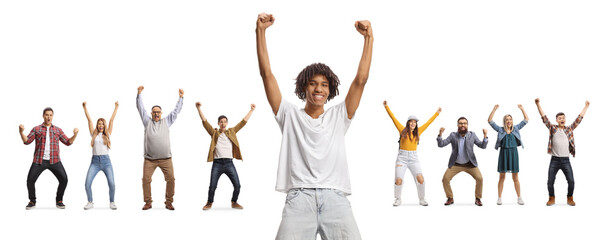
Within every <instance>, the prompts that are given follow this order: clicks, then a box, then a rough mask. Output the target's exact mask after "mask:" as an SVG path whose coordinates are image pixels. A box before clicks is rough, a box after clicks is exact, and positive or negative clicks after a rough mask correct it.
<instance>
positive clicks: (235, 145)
mask: <svg viewBox="0 0 608 240" xmlns="http://www.w3.org/2000/svg"><path fill="white" fill-rule="evenodd" d="M245 124H247V121H245V120H241V121H240V122H239V123H238V124H237V125H236V126H234V127H232V128H228V129H226V132H225V133H226V137H228V139H230V141H231V142H232V157H233V158H236V159H239V160H243V156H241V148H240V147H239V140H238V139H236V133H237V132H238V131H239V130H241V128H243V127H244V126H245ZM203 127H205V130H207V132H208V133H209V135H211V145H210V146H209V155H208V156H207V162H213V152H214V151H215V145H216V144H217V139H218V138H219V136H220V130H219V129H217V128H213V127H212V126H211V124H209V122H208V121H203Z"/></svg>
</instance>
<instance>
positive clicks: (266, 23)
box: [256, 13, 274, 30]
mask: <svg viewBox="0 0 608 240" xmlns="http://www.w3.org/2000/svg"><path fill="white" fill-rule="evenodd" d="M273 23H274V17H273V16H272V14H266V13H260V14H258V21H257V25H256V27H257V28H258V29H262V30H265V29H266V28H268V27H270V26H272V24H273Z"/></svg>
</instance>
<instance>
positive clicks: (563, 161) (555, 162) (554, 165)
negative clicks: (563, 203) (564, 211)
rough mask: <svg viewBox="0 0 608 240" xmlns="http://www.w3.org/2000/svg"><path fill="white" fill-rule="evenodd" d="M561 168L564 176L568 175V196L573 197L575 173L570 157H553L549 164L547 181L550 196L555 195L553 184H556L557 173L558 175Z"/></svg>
mask: <svg viewBox="0 0 608 240" xmlns="http://www.w3.org/2000/svg"><path fill="white" fill-rule="evenodd" d="M559 170H562V172H563V173H564V176H566V181H568V197H572V194H573V193H574V173H572V166H571V165H570V158H569V157H551V164H549V180H548V181H547V188H549V196H550V197H555V191H554V189H553V185H554V184H555V175H557V172H558V171H559Z"/></svg>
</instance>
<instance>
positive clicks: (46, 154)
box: [42, 126, 51, 160]
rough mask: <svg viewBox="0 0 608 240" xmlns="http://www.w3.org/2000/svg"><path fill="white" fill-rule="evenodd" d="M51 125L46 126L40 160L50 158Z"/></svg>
mask: <svg viewBox="0 0 608 240" xmlns="http://www.w3.org/2000/svg"><path fill="white" fill-rule="evenodd" d="M50 131H51V127H50V126H49V127H46V140H45V141H44V154H43V155H42V160H51V139H50V136H49V135H51V132H50Z"/></svg>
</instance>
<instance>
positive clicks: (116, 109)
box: [106, 101, 118, 135]
mask: <svg viewBox="0 0 608 240" xmlns="http://www.w3.org/2000/svg"><path fill="white" fill-rule="evenodd" d="M117 111H118V101H116V102H115V103H114V112H112V117H111V118H110V123H108V129H107V130H106V132H107V133H108V134H109V135H112V129H114V118H115V117H116V112H117Z"/></svg>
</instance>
